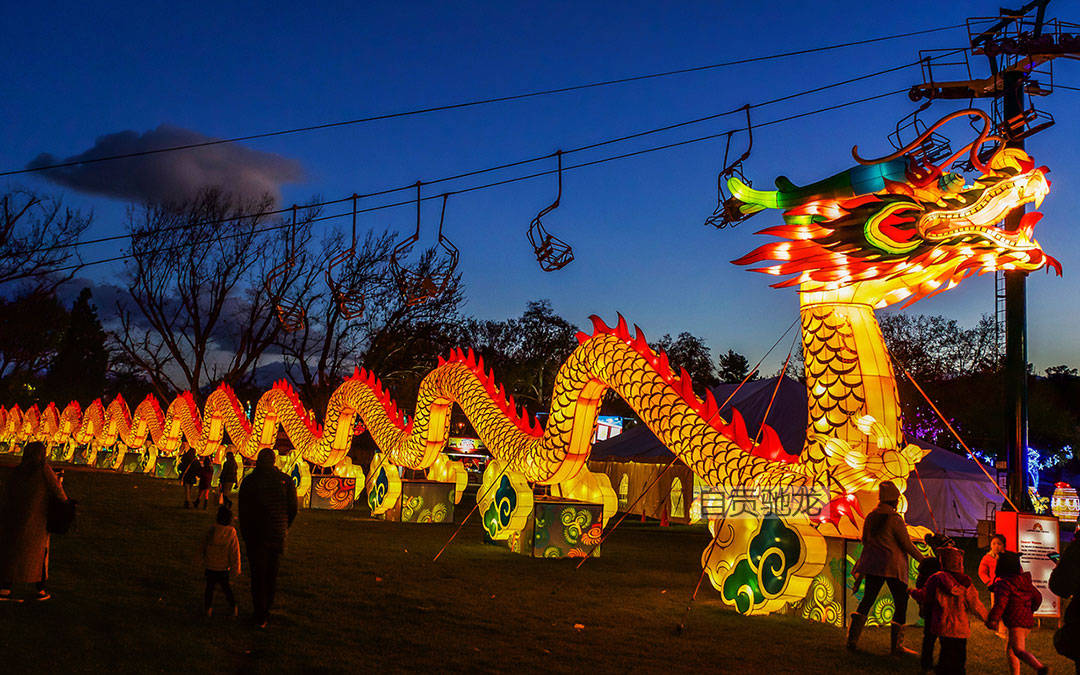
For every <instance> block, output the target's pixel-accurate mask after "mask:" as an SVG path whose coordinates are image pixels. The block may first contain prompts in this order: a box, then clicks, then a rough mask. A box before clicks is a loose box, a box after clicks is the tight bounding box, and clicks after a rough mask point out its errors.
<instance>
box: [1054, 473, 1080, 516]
mask: <svg viewBox="0 0 1080 675" xmlns="http://www.w3.org/2000/svg"><path fill="white" fill-rule="evenodd" d="M1050 511H1051V512H1052V513H1053V514H1054V515H1055V516H1057V517H1058V518H1060V519H1061V520H1064V521H1075V520H1076V519H1077V518H1078V517H1080V495H1077V493H1076V488H1074V487H1073V486H1071V485H1069V484H1068V483H1063V482H1062V483H1054V494H1053V495H1052V496H1051V497H1050Z"/></svg>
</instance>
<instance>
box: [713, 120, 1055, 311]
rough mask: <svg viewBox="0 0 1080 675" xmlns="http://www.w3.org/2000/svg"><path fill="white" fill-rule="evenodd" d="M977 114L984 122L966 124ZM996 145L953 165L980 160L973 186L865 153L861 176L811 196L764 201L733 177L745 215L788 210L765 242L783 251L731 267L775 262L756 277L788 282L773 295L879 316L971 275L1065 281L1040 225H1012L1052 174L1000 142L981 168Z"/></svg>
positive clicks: (800, 190) (834, 180)
mask: <svg viewBox="0 0 1080 675" xmlns="http://www.w3.org/2000/svg"><path fill="white" fill-rule="evenodd" d="M974 113H979V111H961V113H959V114H974ZM979 114H981V115H983V116H985V114H983V113H979ZM957 115H958V113H954V114H953V115H952V116H949V117H947V118H944V119H943V121H947V120H948V119H951V118H953V117H955V116H957ZM941 123H943V122H939V123H938V124H936V125H934V127H932V128H931V129H930V130H929V131H928V132H927V133H930V132H931V131H933V129H934V128H936V127H937V126H940V124H941ZM994 140H997V141H1000V139H998V138H996V137H989V136H987V135H986V134H985V133H984V134H983V135H981V136H980V137H979V138H978V139H976V141H974V142H973V143H972V144H969V145H968V146H965V148H964V149H962V150H961V151H959V152H957V153H956V154H954V155H953V157H951V158H950V159H949V160H948V161H947V162H945V163H944V164H943V166H947V165H948V163H949V162H951V161H952V160H953V159H955V158H956V157H957V156H959V155H960V154H961V153H963V152H965V151H967V150H969V149H970V151H971V161H970V164H971V165H972V166H973V167H975V168H976V169H977V170H978V171H979V175H978V177H976V178H975V179H974V180H972V181H971V183H970V184H968V183H966V181H965V180H964V178H963V177H962V176H961V175H959V174H957V173H952V172H947V171H943V166H934V165H932V164H926V163H920V162H918V161H916V160H915V159H913V158H912V155H910V154H904V151H900V152H898V153H896V154H895V155H892V156H890V157H886V158H882V159H879V160H871V161H866V160H862V159H861V158H859V156H858V153H857V148H856V149H855V150H854V151H853V154H854V155H855V158H856V160H858V161H859V163H860V165H859V166H856V167H853V168H852V169H849V170H847V171H845V172H843V173H840V174H837V175H835V176H832V177H831V178H828V179H826V180H824V181H821V182H819V183H815V184H813V185H809V186H806V187H797V186H795V185H793V184H792V183H791V182H790V181H789V180H787V179H786V178H783V177H780V178H778V179H777V181H776V183H777V187H778V188H779V189H778V190H776V191H758V190H753V189H751V188H749V187H748V186H746V185H745V184H744V183H742V182H741V181H739V180H738V179H737V178H733V179H732V180H731V181H730V182H729V186H730V188H731V191H732V194H734V195H735V197H736V198H737V199H738V200H739V202H740V203H741V205H742V206H741V208H742V209H743V211H744V212H753V211H759V210H762V209H764V208H782V209H784V214H783V217H784V224H783V225H780V226H776V227H770V228H766V229H764V230H762V231H761V232H759V234H770V235H774V236H777V237H780V238H781V239H782V240H783V241H779V242H771V243H768V244H765V245H762V246H759V247H758V248H757V249H755V250H754V251H752V252H750V253H749V254H747V255H745V256H743V257H741V258H739V259H737V260H734V261H733V262H734V263H735V264H739V265H750V264H755V263H760V262H766V261H771V262H772V264H769V265H766V266H764V267H758V268H755V271H758V272H764V273H767V274H771V275H777V276H787V277H788V278H786V279H785V280H783V281H780V282H778V283H776V284H773V286H775V287H778V288H779V287H788V286H799V288H800V290H801V291H803V292H839V293H842V294H843V295H844V296H845V297H846V298H847V299H848V300H850V301H852V302H861V303H866V304H870V305H872V306H874V307H884V306H887V305H891V304H893V303H896V302H900V301H905V300H906V301H907V302H906V304H911V303H912V302H915V301H916V300H919V299H921V298H924V297H928V296H930V295H934V294H936V293H939V292H941V291H943V290H946V289H948V288H953V287H955V286H956V285H957V284H958V283H959V282H960V281H962V280H963V279H965V278H967V277H969V276H972V275H976V274H984V273H986V272H992V271H997V270H1024V271H1033V270H1037V269H1039V268H1042V267H1046V268H1053V269H1054V270H1055V271H1056V272H1057V273H1058V274H1059V275H1060V274H1061V266H1060V264H1059V263H1058V262H1057V261H1056V260H1055V259H1054V258H1052V257H1051V256H1049V255H1047V254H1046V253H1045V252H1044V251H1043V250H1042V248H1041V247H1040V246H1039V243H1038V242H1037V241H1036V240H1035V238H1034V227H1035V224H1036V223H1037V222H1038V221H1039V219H1040V218H1041V217H1042V214H1040V213H1037V212H1031V213H1027V214H1024V216H1023V217H1022V218H1020V219H1019V221H1018V224H1017V225H1015V226H1014V227H1012V228H1008V227H1006V226H1005V225H1004V224H1003V223H1004V221H1005V218H1006V216H1008V215H1009V214H1010V213H1011V212H1012V211H1013V210H1015V209H1017V208H1019V207H1021V206H1024V205H1026V204H1034V205H1035V207H1036V208H1037V207H1038V206H1039V204H1041V203H1042V200H1043V198H1044V197H1045V196H1046V195H1047V194H1048V193H1049V191H1050V181H1049V180H1047V178H1046V173H1047V169H1046V167H1036V166H1035V163H1034V162H1033V161H1032V160H1031V158H1030V157H1029V156H1028V155H1027V154H1026V153H1025V152H1024V151H1023V150H1019V149H1015V148H1005V147H1003V144H1002V143H1000V142H999V143H998V145H997V147H996V148H995V149H994V151H993V153H992V155H991V156H990V157H989V159H988V160H987V161H985V162H984V161H981V160H980V158H979V157H978V155H977V152H976V151H977V149H978V148H979V147H980V146H981V145H982V144H983V143H984V142H987V141H994ZM913 145H914V144H913ZM910 147H911V146H909V148H907V149H910Z"/></svg>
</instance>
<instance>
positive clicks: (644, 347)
mask: <svg viewBox="0 0 1080 675" xmlns="http://www.w3.org/2000/svg"><path fill="white" fill-rule="evenodd" d="M634 349H636V350H637V352H638V353H639V354H641V355H642V356H648V355H649V354H651V353H652V349H650V348H649V343H648V341H647V340H646V339H645V331H643V330H641V326H639V325H637V324H636V323H635V324H634Z"/></svg>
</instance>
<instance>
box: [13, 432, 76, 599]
mask: <svg viewBox="0 0 1080 675" xmlns="http://www.w3.org/2000/svg"><path fill="white" fill-rule="evenodd" d="M5 487H6V489H5V495H4V501H3V509H2V511H0V601H4V600H11V599H12V595H11V588H12V585H13V584H19V583H26V584H34V585H35V587H36V591H37V594H36V595H35V596H34V599H35V600H48V599H49V598H50V597H51V596H50V595H49V592H48V591H47V590H46V589H45V582H46V581H47V580H48V578H49V532H48V530H47V529H46V524H47V522H48V516H49V500H50V499H51V498H55V499H59V500H62V501H67V495H66V494H65V493H64V488H63V486H62V485H60V480H59V479H57V477H56V473H55V472H53V470H52V467H51V466H49V464H48V463H47V462H46V461H45V444H44V443H40V442H37V441H35V442H33V443H27V444H26V445H25V446H23V455H22V462H20V463H19V465H18V466H17V467H15V469H14V470H13V471H12V472H11V475H10V476H9V477H8V481H7V485H6V486H5Z"/></svg>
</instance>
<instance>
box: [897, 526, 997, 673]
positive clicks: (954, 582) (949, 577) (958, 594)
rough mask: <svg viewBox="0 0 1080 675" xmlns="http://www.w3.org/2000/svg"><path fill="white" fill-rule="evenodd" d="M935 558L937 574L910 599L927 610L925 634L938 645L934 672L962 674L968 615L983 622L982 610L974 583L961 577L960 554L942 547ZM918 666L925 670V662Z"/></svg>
mask: <svg viewBox="0 0 1080 675" xmlns="http://www.w3.org/2000/svg"><path fill="white" fill-rule="evenodd" d="M937 556H938V559H939V560H940V561H941V571H940V572H935V573H934V574H932V575H931V576H930V578H929V579H928V580H927V581H926V585H925V586H923V587H922V588H916V589H914V590H913V591H912V592H911V596H912V597H913V598H915V600H916V601H918V602H919V603H920V604H925V605H927V606H928V608H929V610H930V611H929V612H928V613H929V620H928V621H927V625H926V631H927V632H929V633H931V634H932V635H935V636H937V639H938V640H939V641H940V642H941V655H940V657H939V658H938V665H937V670H938V672H940V673H958V674H960V675H962V674H963V673H964V672H965V667H966V663H967V639H968V637H970V636H971V624H970V623H969V622H968V616H967V615H968V612H975V613H976V614H978V615H979V618H981V619H984V620H985V619H986V616H987V612H986V607H984V606H983V604H982V601H980V600H979V592H978V591H977V590H976V589H975V584H974V583H972V581H971V578H970V577H968V576H967V575H966V574H964V553H963V551H961V550H960V549H958V548H953V547H944V548H939V549H938V550H937ZM932 646H933V643H932V642H931V647H932ZM931 654H932V652H931ZM924 657H925V654H924ZM922 666H923V669H924V670H929V667H928V665H927V663H926V661H925V660H924V661H923V663H922Z"/></svg>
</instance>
